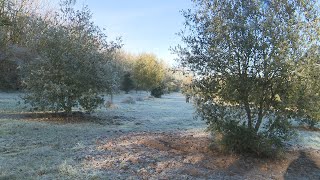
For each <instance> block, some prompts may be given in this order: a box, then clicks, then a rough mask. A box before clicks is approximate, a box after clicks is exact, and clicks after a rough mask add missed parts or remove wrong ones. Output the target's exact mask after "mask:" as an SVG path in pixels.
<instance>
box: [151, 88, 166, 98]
mask: <svg viewBox="0 0 320 180" xmlns="http://www.w3.org/2000/svg"><path fill="white" fill-rule="evenodd" d="M163 94H164V85H160V86H158V87H156V88H153V89H152V90H151V96H154V97H156V98H161V96H162V95H163Z"/></svg>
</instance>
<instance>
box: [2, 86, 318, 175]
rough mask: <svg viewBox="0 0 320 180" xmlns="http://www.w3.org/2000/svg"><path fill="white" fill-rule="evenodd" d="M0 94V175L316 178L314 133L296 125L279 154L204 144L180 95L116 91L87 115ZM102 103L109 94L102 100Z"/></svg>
mask: <svg viewBox="0 0 320 180" xmlns="http://www.w3.org/2000/svg"><path fill="white" fill-rule="evenodd" d="M21 95H23V94H19V93H0V179H318V178H319V177H320V168H319V167H320V132H319V131H312V132H311V131H306V130H303V129H300V130H298V133H297V136H296V137H295V138H294V139H293V140H292V141H290V142H289V143H288V145H287V148H288V149H287V153H286V154H285V155H284V156H283V158H281V159H277V160H272V159H258V158H255V157H251V156H245V155H236V154H223V153H221V152H220V151H219V150H218V149H217V148H215V147H211V148H210V146H209V145H210V138H211V135H210V134H209V133H207V132H205V131H204V130H205V127H206V125H205V123H204V122H203V121H201V120H199V119H195V118H194V108H193V106H192V104H191V103H186V101H185V97H184V96H183V95H182V94H180V93H172V94H168V95H165V96H163V97H162V98H161V99H158V98H152V97H149V96H148V94H147V93H145V92H138V93H131V94H119V95H116V96H115V97H114V100H113V102H114V104H113V105H111V106H110V107H108V108H106V107H101V108H100V109H98V110H97V111H96V112H95V113H93V114H92V115H87V114H83V113H74V114H73V115H72V116H62V115H61V114H60V115H59V114H58V115H56V114H51V113H39V112H38V113H30V112H28V111H27V110H26V109H24V107H23V105H22V104H19V103H18V102H19V101H21V99H20V98H19V97H20V96H21ZM106 100H108V98H107V99H106Z"/></svg>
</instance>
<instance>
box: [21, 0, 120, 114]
mask: <svg viewBox="0 0 320 180" xmlns="http://www.w3.org/2000/svg"><path fill="white" fill-rule="evenodd" d="M90 18H91V14H90V11H89V10H88V9H87V8H84V9H82V11H75V10H74V9H73V8H72V7H71V5H70V4H68V3H66V4H64V6H62V13H61V14H60V15H59V16H56V17H55V19H54V20H53V21H52V22H50V23H49V24H47V23H46V22H41V21H38V22H37V23H38V27H40V26H45V28H41V27H40V28H39V30H40V31H41V33H39V34H38V38H37V42H38V43H36V44H35V47H34V48H35V49H36V51H37V53H38V57H37V58H34V59H33V60H32V61H30V62H28V63H26V64H25V66H24V68H23V69H24V79H23V81H24V85H25V88H26V90H27V91H28V94H27V95H26V97H25V102H26V103H29V104H31V105H32V106H33V107H34V108H36V109H39V110H52V111H61V110H63V111H65V112H71V111H72V108H73V107H78V106H81V107H82V108H84V109H85V110H86V111H88V112H91V111H93V110H94V109H95V108H96V107H97V106H98V105H99V104H102V103H103V97H101V96H100V95H99V94H101V93H103V92H109V93H112V92H113V91H114V86H115V84H116V83H115V77H114V75H113V74H115V75H116V74H117V73H115V72H114V71H113V69H114V68H113V62H112V61H111V59H112V53H113V52H114V50H115V49H117V48H118V47H119V45H118V44H117V43H113V42H111V43H108V42H107V41H106V36H105V35H104V34H103V33H102V32H101V31H100V29H99V28H98V27H96V26H94V24H93V23H92V22H91V21H90ZM65 22H68V23H67V24H65Z"/></svg>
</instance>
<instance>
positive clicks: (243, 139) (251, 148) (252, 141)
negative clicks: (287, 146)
mask: <svg viewBox="0 0 320 180" xmlns="http://www.w3.org/2000/svg"><path fill="white" fill-rule="evenodd" d="M223 127H224V131H223V132H222V133H221V135H222V136H221V139H219V140H218V143H219V145H220V147H221V149H222V150H223V151H225V152H235V153H240V154H246V153H248V154H254V155H256V156H258V157H274V156H277V155H279V154H280V152H282V150H283V148H282V144H281V140H280V139H279V138H278V137H276V136H274V137H267V136H266V135H265V134H263V133H256V132H255V131H254V130H253V129H248V128H247V127H246V126H243V125H238V124H237V122H236V121H231V122H229V123H226V124H225V125H224V126H223ZM216 140H217V139H216Z"/></svg>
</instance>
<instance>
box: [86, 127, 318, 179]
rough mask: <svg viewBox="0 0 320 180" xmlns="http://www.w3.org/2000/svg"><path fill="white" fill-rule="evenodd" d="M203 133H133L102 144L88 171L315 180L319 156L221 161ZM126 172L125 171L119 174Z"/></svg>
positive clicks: (305, 153)
mask: <svg viewBox="0 0 320 180" xmlns="http://www.w3.org/2000/svg"><path fill="white" fill-rule="evenodd" d="M209 143H210V139H209V137H208V135H207V134H205V133H138V134H130V135H126V136H122V137H119V138H115V139H110V140H107V141H106V142H105V143H103V144H101V145H99V147H98V149H100V150H101V151H104V152H105V153H102V155H99V156H96V157H95V160H94V161H91V160H87V161H86V162H85V163H86V164H87V165H88V166H95V167H96V168H98V169H101V170H110V169H112V170H114V171H119V173H126V174H129V175H130V176H131V175H133V176H137V177H139V178H142V179H148V178H155V179H159V178H160V179H161V178H164V179H165V178H169V179H178V177H180V178H205V179H206V178H208V179H221V178H229V179H230V178H231V179H239V178H240V179H301V178H302V179H318V178H319V177H320V169H319V167H320V152H319V151H316V150H309V151H291V152H287V153H286V154H285V155H284V157H283V158H282V159H280V160H270V159H258V158H254V157H250V156H239V155H230V154H229V155H226V154H222V153H220V152H219V151H216V150H212V149H209V148H208V145H209ZM123 170H125V171H123Z"/></svg>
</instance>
